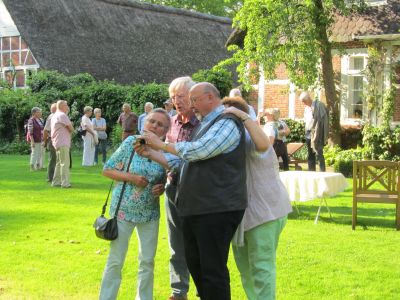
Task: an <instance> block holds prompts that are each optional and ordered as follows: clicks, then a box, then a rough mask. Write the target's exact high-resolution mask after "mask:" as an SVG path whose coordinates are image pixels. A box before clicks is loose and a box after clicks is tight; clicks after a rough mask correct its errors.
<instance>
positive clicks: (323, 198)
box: [314, 197, 332, 224]
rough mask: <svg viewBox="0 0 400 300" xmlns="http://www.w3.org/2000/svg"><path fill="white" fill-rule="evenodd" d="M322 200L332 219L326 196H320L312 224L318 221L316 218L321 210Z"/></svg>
mask: <svg viewBox="0 0 400 300" xmlns="http://www.w3.org/2000/svg"><path fill="white" fill-rule="evenodd" d="M323 202H325V206H326V209H327V210H328V212H329V216H330V218H331V219H332V214H331V210H330V209H329V206H328V202H326V198H325V197H322V198H321V199H320V201H319V207H318V211H317V216H316V217H315V221H314V224H317V223H318V218H319V214H320V212H321V207H322V204H323Z"/></svg>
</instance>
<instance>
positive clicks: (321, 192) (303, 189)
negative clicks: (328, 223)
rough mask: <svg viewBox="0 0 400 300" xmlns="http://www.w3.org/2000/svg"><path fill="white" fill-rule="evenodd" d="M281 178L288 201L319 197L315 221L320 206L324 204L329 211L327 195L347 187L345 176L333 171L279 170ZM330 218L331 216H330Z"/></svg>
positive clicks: (332, 194)
mask: <svg viewBox="0 0 400 300" xmlns="http://www.w3.org/2000/svg"><path fill="white" fill-rule="evenodd" d="M279 175H280V177H281V180H282V182H283V184H284V185H285V187H286V189H287V191H288V194H289V198H290V201H294V202H295V203H296V202H305V201H311V200H314V199H317V198H319V199H320V205H319V208H318V212H317V216H316V218H315V223H317V222H318V217H319V214H320V212H321V206H322V205H323V204H325V205H326V208H327V210H328V212H329V214H330V215H331V213H330V210H329V206H328V203H327V201H326V198H327V197H333V196H335V195H337V194H338V193H340V192H343V191H344V189H345V188H346V187H347V181H346V178H345V177H344V176H343V174H341V173H333V172H311V171H286V172H281V173H280V174H279ZM331 218H332V216H331Z"/></svg>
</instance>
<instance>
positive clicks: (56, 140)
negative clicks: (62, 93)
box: [51, 111, 71, 149]
mask: <svg viewBox="0 0 400 300" xmlns="http://www.w3.org/2000/svg"><path fill="white" fill-rule="evenodd" d="M69 124H71V121H70V120H69V118H68V116H67V115H66V114H65V113H63V112H62V111H57V112H55V113H54V115H53V116H52V117H51V141H52V143H53V146H54V148H56V149H59V148H60V147H63V146H64V147H68V148H70V147H71V133H70V132H69V130H68V128H67V126H68V125H69Z"/></svg>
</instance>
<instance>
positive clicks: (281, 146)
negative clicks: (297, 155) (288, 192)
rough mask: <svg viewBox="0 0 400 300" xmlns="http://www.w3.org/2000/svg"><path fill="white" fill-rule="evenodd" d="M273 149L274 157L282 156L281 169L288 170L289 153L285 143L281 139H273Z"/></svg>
mask: <svg viewBox="0 0 400 300" xmlns="http://www.w3.org/2000/svg"><path fill="white" fill-rule="evenodd" d="M273 147H274V150H275V153H276V157H278V159H279V157H282V164H283V170H285V171H288V170H289V155H288V152H287V145H286V143H284V142H283V141H282V140H278V139H275V141H274V145H273Z"/></svg>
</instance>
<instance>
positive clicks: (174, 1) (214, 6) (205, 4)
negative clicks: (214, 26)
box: [141, 0, 243, 17]
mask: <svg viewBox="0 0 400 300" xmlns="http://www.w3.org/2000/svg"><path fill="white" fill-rule="evenodd" d="M141 1H143V2H148V3H153V4H160V5H164V6H172V7H176V8H184V9H190V10H195V11H198V12H202V13H207V14H212V15H216V16H224V17H233V16H234V15H235V13H236V12H237V11H238V10H239V9H240V7H241V6H242V3H243V1H237V0H141Z"/></svg>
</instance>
